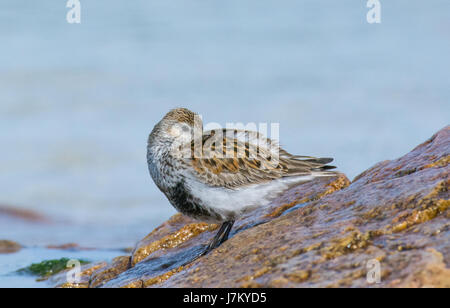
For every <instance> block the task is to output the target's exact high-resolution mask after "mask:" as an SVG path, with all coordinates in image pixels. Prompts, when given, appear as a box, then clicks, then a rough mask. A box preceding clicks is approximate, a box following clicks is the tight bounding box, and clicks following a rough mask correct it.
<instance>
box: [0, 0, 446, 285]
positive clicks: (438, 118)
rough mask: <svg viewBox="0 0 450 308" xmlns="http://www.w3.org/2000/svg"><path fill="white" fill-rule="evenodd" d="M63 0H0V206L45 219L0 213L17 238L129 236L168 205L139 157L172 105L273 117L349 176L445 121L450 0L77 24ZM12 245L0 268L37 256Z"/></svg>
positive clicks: (276, 5) (242, 9)
mask: <svg viewBox="0 0 450 308" xmlns="http://www.w3.org/2000/svg"><path fill="white" fill-rule="evenodd" d="M65 4H66V1H61V0H41V1H25V0H3V1H1V2H0V38H1V41H0V42H1V43H0V44H1V49H0V55H1V57H0V147H1V151H0V205H7V206H10V207H20V208H26V209H32V210H34V211H36V212H38V213H41V214H42V215H45V216H47V217H49V218H50V219H51V220H52V221H53V222H52V223H50V224H37V225H36V224H29V223H22V222H19V221H16V220H9V219H6V220H5V219H4V220H2V221H1V224H0V238H4V239H9V240H14V241H17V242H19V243H21V244H23V245H25V246H27V247H45V246H46V245H49V244H53V245H55V244H62V243H67V242H76V243H78V244H80V245H82V246H87V247H97V248H102V249H120V248H125V247H132V246H133V245H134V243H135V242H136V241H137V240H138V239H140V238H142V237H143V236H144V235H146V234H147V233H149V232H150V231H151V230H152V229H153V228H154V227H155V226H157V225H158V224H159V223H161V222H163V221H164V220H166V219H167V218H168V217H169V216H170V215H172V214H174V213H175V211H174V210H173V209H172V208H171V206H170V205H169V203H168V202H167V201H166V199H165V198H164V196H163V195H162V194H161V193H160V192H159V191H158V190H157V189H156V187H155V186H154V184H153V182H152V181H151V179H150V177H149V175H148V171H147V165H146V158H145V156H146V139H147V135H148V133H149V132H150V131H151V129H152V128H153V125H154V124H155V123H156V122H157V121H159V119H160V118H161V117H162V116H163V115H164V114H165V113H166V112H167V111H168V110H169V109H170V108H173V107H178V106H184V107H188V108H190V109H192V110H194V111H197V112H199V113H201V114H202V115H203V119H204V120H205V121H206V122H209V121H213V122H218V123H221V124H222V125H225V123H226V122H243V123H248V122H256V123H259V122H278V123H280V141H281V143H282V145H284V146H285V147H286V148H287V150H289V151H291V152H294V153H298V154H304V155H317V156H333V157H335V164H336V165H337V166H339V169H340V170H341V171H342V172H344V173H346V174H347V176H348V177H349V178H353V177H354V176H356V175H357V174H358V173H360V172H362V171H364V170H365V169H367V168H369V167H370V166H372V165H373V164H375V163H377V162H379V161H381V160H385V159H393V158H396V157H398V156H401V155H403V154H405V153H406V152H408V151H410V150H411V149H412V148H413V147H414V146H416V145H418V144H419V143H421V142H423V141H425V140H426V139H427V138H429V137H430V136H431V135H432V134H433V133H435V132H436V131H437V130H439V129H440V128H442V127H444V126H445V125H447V124H449V119H450V77H449V69H450V61H449V55H450V17H449V14H450V2H449V1H447V0H433V1H429V2H424V1H406V0H395V1H391V0H389V1H381V4H382V23H381V24H377V25H374V24H368V23H367V21H366V13H367V11H368V9H367V8H366V1H351V0H344V1H325V0H320V1H319V0H307V1H296V0H295V1H294V0H286V1H282V2H280V1H268V0H251V1H250V0H249V1H239V0H228V1H206V0H196V1H184V0H183V1H182V0H170V1H147V0H134V1H132V2H124V1H94V0H81V5H82V9H81V13H82V15H81V24H68V23H67V22H66V13H67V11H68V9H67V8H66V7H65ZM24 254H25V255H24ZM19 255H20V253H19ZM28 255H31V256H32V258H31V257H29V258H27V257H26V256H28ZM22 256H23V258H22V259H20V258H19V259H20V260H22V261H20V262H19V261H16V262H13V261H11V260H12V259H11V256H9V257H7V259H5V258H6V257H2V256H0V274H4V273H7V272H10V271H11V270H12V269H15V268H17V267H18V266H19V265H20V266H23V265H27V262H30V260H33V261H35V260H39V259H42V258H43V257H44V256H45V253H43V252H42V249H40V248H39V249H36V250H34V253H33V251H32V252H30V251H29V250H26V252H25V253H24V252H22ZM108 256H109V255H108ZM102 257H105V255H99V257H98V258H99V259H100V258H102ZM2 258H3V261H2ZM13 260H18V259H17V258H14V259H13ZM1 281H3V283H2V282H1ZM6 281H8V284H7V285H14V283H18V284H20V283H23V281H22V282H13V281H12V280H5V279H3V280H2V279H1V278H0V286H2V285H6ZM14 281H15V280H14Z"/></svg>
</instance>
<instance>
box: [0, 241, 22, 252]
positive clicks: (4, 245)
mask: <svg viewBox="0 0 450 308" xmlns="http://www.w3.org/2000/svg"><path fill="white" fill-rule="evenodd" d="M20 249H22V246H21V245H20V244H17V243H16V242H13V241H8V240H0V254H2V253H14V252H18V251H19V250H20Z"/></svg>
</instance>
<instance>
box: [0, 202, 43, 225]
mask: <svg viewBox="0 0 450 308" xmlns="http://www.w3.org/2000/svg"><path fill="white" fill-rule="evenodd" d="M2 216H4V217H7V218H14V219H19V220H24V221H27V222H33V223H48V222H50V220H49V219H48V218H47V217H44V216H43V215H41V214H39V213H36V212H34V211H32V210H26V209H21V208H16V207H11V206H4V205H0V217H2Z"/></svg>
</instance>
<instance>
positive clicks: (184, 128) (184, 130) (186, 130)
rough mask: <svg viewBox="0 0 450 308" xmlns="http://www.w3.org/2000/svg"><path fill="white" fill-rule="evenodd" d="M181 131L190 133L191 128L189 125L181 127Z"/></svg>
mask: <svg viewBox="0 0 450 308" xmlns="http://www.w3.org/2000/svg"><path fill="white" fill-rule="evenodd" d="M181 129H182V130H183V132H185V133H187V132H188V131H189V127H188V126H187V125H183V126H182V127H181Z"/></svg>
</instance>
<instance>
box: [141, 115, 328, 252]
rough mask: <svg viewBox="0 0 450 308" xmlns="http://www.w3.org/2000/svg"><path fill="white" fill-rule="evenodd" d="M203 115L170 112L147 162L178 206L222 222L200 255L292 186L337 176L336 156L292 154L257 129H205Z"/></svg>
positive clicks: (150, 147)
mask: <svg viewBox="0 0 450 308" xmlns="http://www.w3.org/2000/svg"><path fill="white" fill-rule="evenodd" d="M198 119H200V118H199V117H198V115H197V114H195V113H194V112H192V111H190V110H188V109H185V108H177V109H174V110H171V111H170V112H169V113H167V114H166V115H165V116H164V118H163V119H162V120H161V121H160V122H159V123H158V124H156V126H155V127H154V128H153V131H152V132H151V134H150V136H149V139H148V147H147V151H148V152H147V162H148V167H149V170H150V174H151V176H152V178H153V180H154V182H155V184H156V185H157V186H158V188H159V189H160V190H161V191H162V192H163V193H164V194H165V195H166V197H167V199H168V200H169V201H170V203H171V204H172V205H173V206H174V207H175V209H177V210H178V211H179V212H181V213H183V214H184V215H187V216H189V217H192V218H194V219H196V220H200V221H205V222H214V223H220V224H221V227H220V229H219V231H218V232H217V234H216V236H215V237H214V238H213V240H212V241H211V243H210V244H209V245H208V246H207V247H206V249H205V250H204V251H203V252H202V253H201V254H200V256H201V255H205V254H207V253H208V252H209V251H211V250H212V249H214V248H215V247H218V246H219V245H220V244H222V243H223V242H224V241H226V240H227V238H228V236H229V234H230V231H231V228H232V227H233V224H234V222H235V220H236V219H237V218H239V217H240V216H241V215H242V214H243V213H245V212H247V211H249V210H251V209H253V208H255V207H258V206H264V205H267V204H268V203H269V202H270V201H271V200H273V199H274V198H275V197H276V196H278V195H279V194H280V193H282V192H283V191H285V190H286V189H288V188H289V187H291V186H294V185H297V184H299V183H302V182H306V181H311V180H312V179H314V178H316V177H321V176H335V175H336V172H333V171H329V169H333V168H335V167H334V166H328V165H327V164H328V163H330V162H331V161H332V160H333V159H332V158H315V157H310V156H299V155H292V154H290V153H288V152H287V151H285V150H283V149H282V148H281V147H279V146H278V145H277V143H276V142H275V141H273V140H271V139H267V138H265V137H262V135H261V134H259V133H257V132H251V131H245V130H237V129H221V130H213V131H203V126H202V123H201V122H200V123H199V120H198ZM200 121H201V120H200ZM219 150H220V151H219Z"/></svg>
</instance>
